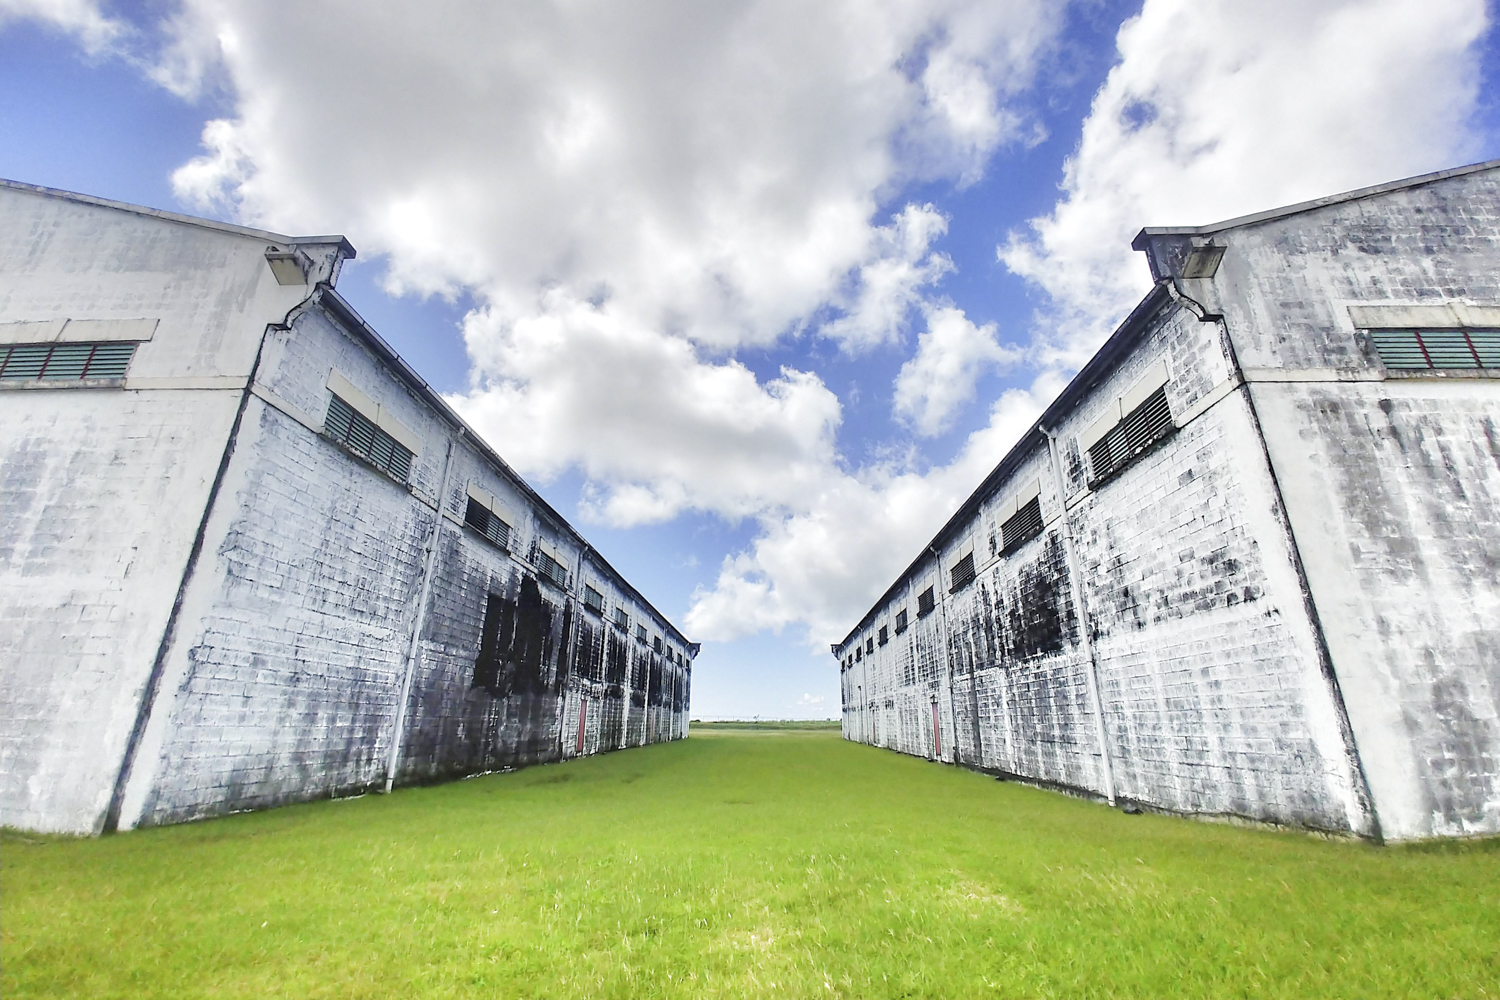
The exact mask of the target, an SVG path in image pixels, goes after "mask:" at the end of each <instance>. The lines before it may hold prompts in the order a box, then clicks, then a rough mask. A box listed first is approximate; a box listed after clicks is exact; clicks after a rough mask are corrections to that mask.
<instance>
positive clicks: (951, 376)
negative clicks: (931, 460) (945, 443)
mask: <svg viewBox="0 0 1500 1000" xmlns="http://www.w3.org/2000/svg"><path fill="white" fill-rule="evenodd" d="M1020 358H1021V350H1020V348H1017V347H1015V346H1007V345H1003V344H1001V343H1000V341H999V339H998V337H997V336H996V326H995V324H994V323H986V324H985V325H984V326H975V325H974V323H973V322H972V321H971V320H970V319H969V318H968V317H967V316H965V315H964V312H963V310H962V309H956V308H954V307H953V306H937V307H931V308H929V309H928V310H927V329H926V330H925V331H923V332H922V334H921V335H920V336H919V337H918V338H917V353H916V355H915V356H914V357H912V359H911V360H909V361H907V362H906V364H904V365H902V366H901V371H900V373H899V374H898V375H897V376H896V396H895V408H896V413H897V414H898V415H899V416H901V417H903V418H905V419H906V420H908V421H909V422H910V423H911V424H912V425H913V426H914V427H915V428H916V430H917V433H919V434H922V435H923V436H926V437H935V436H936V435H938V434H941V433H943V432H944V431H946V430H947V429H948V427H949V425H950V424H951V423H952V420H953V415H954V414H955V413H956V412H957V411H958V409H959V407H961V406H963V405H964V404H966V403H968V402H969V400H971V399H973V398H974V390H975V387H976V386H977V384H978V382H979V377H980V376H981V375H982V374H984V373H985V371H987V370H990V369H1004V368H1006V367H1009V366H1010V365H1013V364H1015V363H1016V362H1017V361H1019V360H1020Z"/></svg>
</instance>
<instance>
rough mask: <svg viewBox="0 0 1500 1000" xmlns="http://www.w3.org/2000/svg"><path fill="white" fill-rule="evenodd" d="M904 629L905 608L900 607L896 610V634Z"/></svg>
mask: <svg viewBox="0 0 1500 1000" xmlns="http://www.w3.org/2000/svg"><path fill="white" fill-rule="evenodd" d="M905 631H906V609H905V608H902V609H901V610H900V611H897V612H896V634H897V635H900V634H901V633H902V632H905Z"/></svg>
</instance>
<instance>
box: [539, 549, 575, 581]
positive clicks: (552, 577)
mask: <svg viewBox="0 0 1500 1000" xmlns="http://www.w3.org/2000/svg"><path fill="white" fill-rule="evenodd" d="M536 568H537V572H538V573H540V574H541V575H542V577H543V578H544V579H545V580H547V581H548V582H550V583H553V584H556V585H557V586H559V587H562V588H564V589H566V588H567V586H568V571H567V570H566V569H564V568H563V564H562V563H560V562H558V561H557V560H556V559H553V558H552V557H551V556H549V555H548V554H547V553H545V552H543V551H542V550H540V549H538V550H537V553H536Z"/></svg>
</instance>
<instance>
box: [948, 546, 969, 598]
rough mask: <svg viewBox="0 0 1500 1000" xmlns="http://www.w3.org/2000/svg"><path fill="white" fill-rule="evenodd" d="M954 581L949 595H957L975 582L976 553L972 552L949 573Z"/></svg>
mask: <svg viewBox="0 0 1500 1000" xmlns="http://www.w3.org/2000/svg"><path fill="white" fill-rule="evenodd" d="M949 575H950V576H951V577H952V579H953V587H952V589H950V590H949V591H948V593H950V594H952V593H956V592H957V591H960V590H962V589H963V588H965V587H967V586H968V585H969V584H971V583H973V582H974V553H972V552H970V553H969V554H968V555H966V556H964V557H963V558H962V559H960V560H959V561H958V562H957V563H955V564H954V565H953V569H952V570H951V571H950V572H949Z"/></svg>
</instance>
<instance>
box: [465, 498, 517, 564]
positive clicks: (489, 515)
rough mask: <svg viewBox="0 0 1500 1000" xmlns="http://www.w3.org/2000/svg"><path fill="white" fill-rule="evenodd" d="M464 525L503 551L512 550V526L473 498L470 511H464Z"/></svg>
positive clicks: (470, 501)
mask: <svg viewBox="0 0 1500 1000" xmlns="http://www.w3.org/2000/svg"><path fill="white" fill-rule="evenodd" d="M464 524H467V525H468V526H469V527H471V528H473V529H474V530H475V531H477V532H479V533H480V534H481V535H483V536H484V537H485V538H487V539H489V540H490V541H492V542H494V543H495V544H496V545H498V546H500V547H501V548H502V549H505V550H506V551H509V550H510V525H508V524H506V523H505V522H504V521H502V520H500V518H498V517H496V516H495V512H494V511H492V510H490V509H489V508H488V507H486V506H485V505H484V504H482V503H480V502H479V501H477V500H475V499H474V498H473V497H470V498H469V509H468V510H466V511H464Z"/></svg>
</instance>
